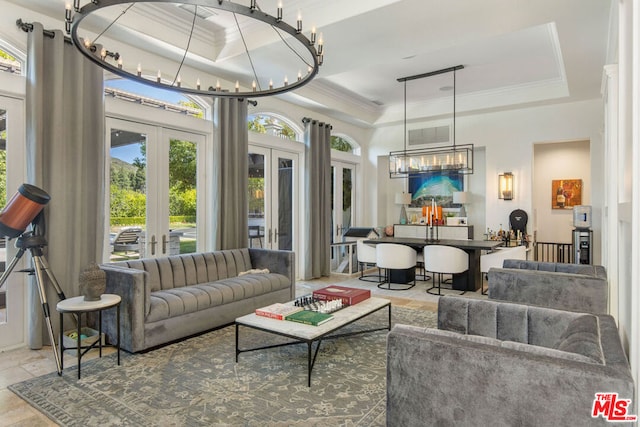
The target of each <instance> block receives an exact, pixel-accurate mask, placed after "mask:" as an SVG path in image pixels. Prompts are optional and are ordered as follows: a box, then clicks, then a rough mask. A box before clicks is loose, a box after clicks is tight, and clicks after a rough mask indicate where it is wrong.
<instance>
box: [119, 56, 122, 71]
mask: <svg viewBox="0 0 640 427" xmlns="http://www.w3.org/2000/svg"><path fill="white" fill-rule="evenodd" d="M118 68H120V69H121V70H122V58H118Z"/></svg>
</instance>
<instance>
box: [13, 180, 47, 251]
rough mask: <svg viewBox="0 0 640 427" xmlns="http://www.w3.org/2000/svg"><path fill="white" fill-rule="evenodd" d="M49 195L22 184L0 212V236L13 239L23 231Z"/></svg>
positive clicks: (42, 207) (34, 187) (36, 188)
mask: <svg viewBox="0 0 640 427" xmlns="http://www.w3.org/2000/svg"><path fill="white" fill-rule="evenodd" d="M49 200H51V197H49V195H48V194H47V193H46V192H45V191H44V190H42V189H40V188H38V187H36V186H33V185H30V184H22V185H21V186H20V188H18V191H17V192H16V194H14V195H13V197H11V199H10V200H9V202H8V203H7V205H6V206H5V207H4V209H3V210H2V212H0V236H2V237H8V238H9V239H13V238H14V237H18V236H20V235H21V234H22V233H24V232H25V230H26V229H27V227H28V226H29V224H31V222H32V221H34V220H35V218H36V217H37V216H38V214H40V212H42V210H43V209H44V207H45V205H46V204H47V203H49Z"/></svg>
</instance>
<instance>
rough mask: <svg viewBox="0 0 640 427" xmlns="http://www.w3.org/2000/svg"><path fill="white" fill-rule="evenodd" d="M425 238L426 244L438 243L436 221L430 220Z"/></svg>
mask: <svg viewBox="0 0 640 427" xmlns="http://www.w3.org/2000/svg"><path fill="white" fill-rule="evenodd" d="M426 228H427V238H426V239H425V240H426V241H427V242H428V243H437V242H439V241H440V238H439V235H438V221H436V220H434V219H433V217H432V218H431V224H430V225H427V227H426Z"/></svg>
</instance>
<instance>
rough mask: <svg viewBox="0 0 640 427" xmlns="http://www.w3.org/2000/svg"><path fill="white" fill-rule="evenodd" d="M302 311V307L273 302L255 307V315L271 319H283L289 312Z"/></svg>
mask: <svg viewBox="0 0 640 427" xmlns="http://www.w3.org/2000/svg"><path fill="white" fill-rule="evenodd" d="M298 311H302V307H296V306H293V305H288V304H281V303H275V304H271V305H268V306H266V307H262V308H256V315H258V316H263V317H270V318H272V319H278V320H284V318H285V317H287V316H288V315H290V314H293V313H297V312H298Z"/></svg>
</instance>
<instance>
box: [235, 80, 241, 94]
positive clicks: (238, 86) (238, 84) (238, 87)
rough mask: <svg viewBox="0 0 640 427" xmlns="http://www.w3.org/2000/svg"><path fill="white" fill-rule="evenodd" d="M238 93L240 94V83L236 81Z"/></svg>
mask: <svg viewBox="0 0 640 427" xmlns="http://www.w3.org/2000/svg"><path fill="white" fill-rule="evenodd" d="M236 92H240V82H239V81H237V80H236Z"/></svg>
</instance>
